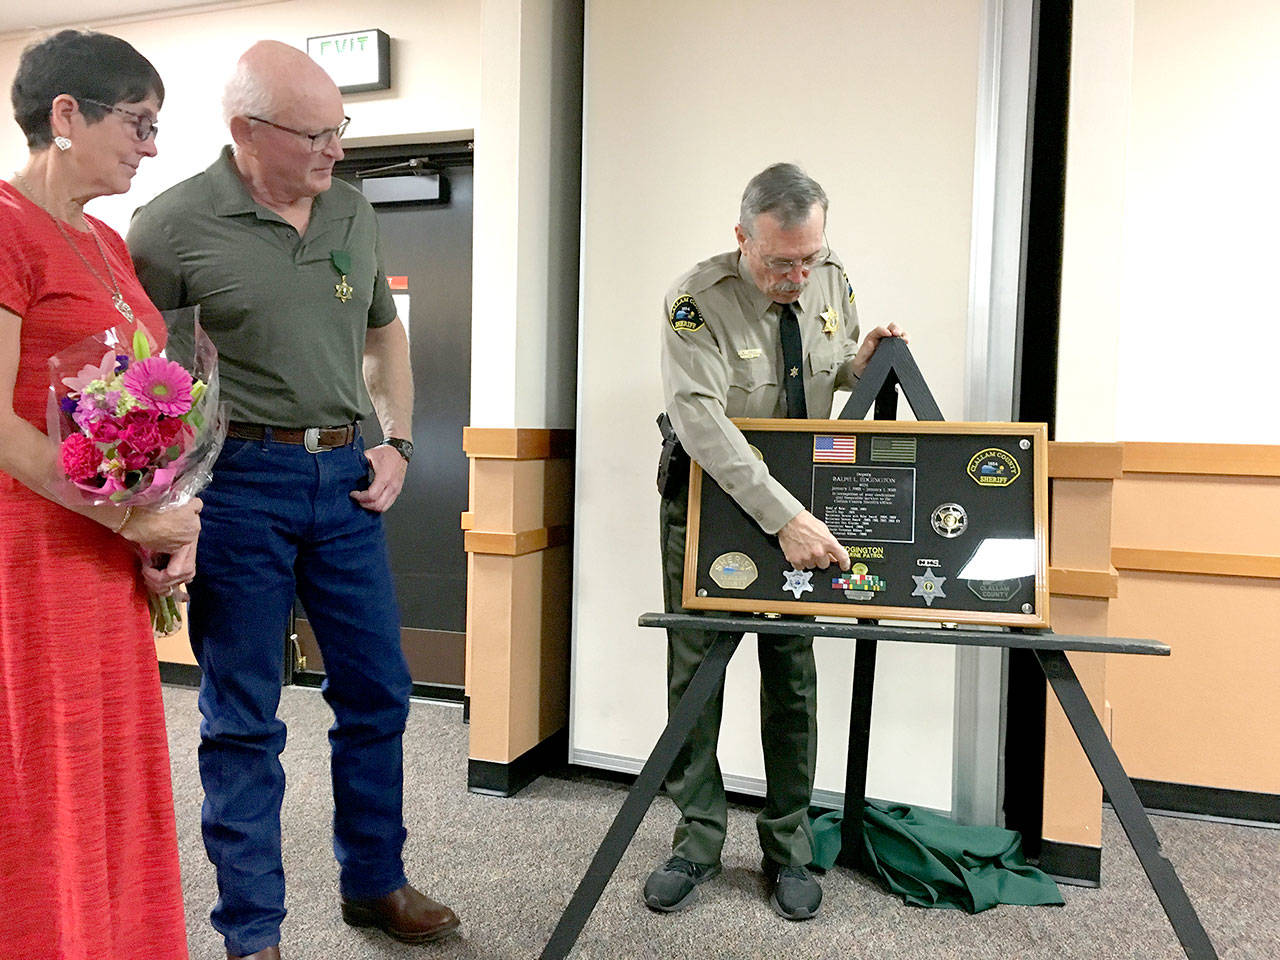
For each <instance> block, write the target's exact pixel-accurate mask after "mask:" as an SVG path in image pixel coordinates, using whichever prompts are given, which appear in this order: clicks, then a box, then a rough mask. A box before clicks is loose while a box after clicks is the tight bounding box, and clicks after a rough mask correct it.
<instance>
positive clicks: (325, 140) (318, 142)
mask: <svg viewBox="0 0 1280 960" xmlns="http://www.w3.org/2000/svg"><path fill="white" fill-rule="evenodd" d="M246 119H249V120H256V121H257V122H258V123H265V124H266V125H267V126H269V127H275V128H276V129H277V130H283V131H284V132H285V133H292V134H293V135H294V136H295V137H306V138H307V139H308V140H310V141H311V152H312V153H320V152H321V151H323V150H326V149H328V147H329V146H330V144H332V143H334V142H335V141H337V140H341V139H342V135H343V134H344V133H346V132H347V125H348V124H349V123H351V118H350V117H343V118H342V122H341V123H340V124H338V125H337V126H336V127H330V128H329V129H328V130H321V131H320V132H319V133H307V132H306V131H305V130H295V129H293V127H286V126H284V125H283V124H279V123H276V122H275V121H274V120H266V119H264V118H262V117H248V118H246Z"/></svg>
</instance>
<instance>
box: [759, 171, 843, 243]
mask: <svg viewBox="0 0 1280 960" xmlns="http://www.w3.org/2000/svg"><path fill="white" fill-rule="evenodd" d="M815 203H816V204H819V205H821V207H822V216H823V217H824V218H825V217H826V215H827V194H826V191H825V190H823V189H822V187H821V185H819V183H818V181H817V180H814V179H813V178H812V177H811V176H809V175H808V174H807V173H805V172H804V171H803V170H801V169H800V168H799V167H797V166H796V165H795V164H794V163H775V164H773V165H772V166H769V167H765V168H764V169H763V170H761V171H760V172H759V173H757V174H756V175H755V176H754V177H752V178H751V182H750V183H748V184H747V189H746V190H744V191H743V193H742V208H741V209H740V210H739V212H738V223H739V225H740V226H741V227H742V229H743V231H744V232H745V233H746V234H747V235H750V234H751V227H752V225H753V224H754V222H755V219H756V217H758V216H759V215H760V214H762V213H771V214H773V215H774V216H775V217H777V218H778V220H779V222H780V223H781V225H782V227H783V229H786V230H791V229H794V228H795V227H798V226H800V224H802V223H804V222H805V221H806V220H808V219H809V212H810V211H811V210H812V209H813V205H814V204H815Z"/></svg>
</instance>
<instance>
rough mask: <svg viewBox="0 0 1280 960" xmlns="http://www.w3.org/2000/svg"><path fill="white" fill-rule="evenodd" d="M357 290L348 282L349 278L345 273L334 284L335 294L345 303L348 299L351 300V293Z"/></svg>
mask: <svg viewBox="0 0 1280 960" xmlns="http://www.w3.org/2000/svg"><path fill="white" fill-rule="evenodd" d="M355 292H356V291H355V288H354V287H352V286H351V284H349V283H347V278H346V275H345V274H344V275H343V277H342V279H341V280H340V281H338V282H337V283H336V284H334V286H333V295H334V296H335V297H337V298H338V299H339V300H341V301H342V302H343V303H346V302H347V301H348V300H350V299H351V295H352V294H353V293H355Z"/></svg>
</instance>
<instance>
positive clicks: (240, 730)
mask: <svg viewBox="0 0 1280 960" xmlns="http://www.w3.org/2000/svg"><path fill="white" fill-rule="evenodd" d="M224 111H225V113H226V118H227V121H228V124H229V126H230V132H231V138H232V140H233V142H234V147H233V148H232V147H229V148H226V149H224V151H223V153H222V155H221V156H220V157H219V158H218V159H217V161H215V162H214V164H213V165H212V166H210V167H209V168H208V169H207V170H205V171H204V172H203V173H200V174H198V175H196V176H194V177H192V178H191V179H189V180H186V181H184V182H183V183H180V184H178V185H177V186H175V187H173V188H172V189H170V190H168V191H166V192H165V193H163V194H161V195H160V196H159V197H157V198H156V199H155V200H153V201H152V202H151V203H149V204H147V206H145V207H143V208H142V209H141V210H140V211H138V213H137V214H136V216H135V218H134V221H133V226H132V228H131V229H130V231H129V246H130V250H131V251H132V253H133V256H134V260H135V264H136V266H137V270H138V275H139V277H140V278H141V279H142V282H143V285H144V286H145V287H146V288H147V291H148V293H149V294H150V296H151V298H152V300H154V301H155V303H156V305H157V306H158V307H159V308H160V309H161V310H168V309H173V308H176V307H183V306H188V305H191V304H199V305H200V310H201V314H200V318H201V322H202V324H203V325H204V328H205V330H206V331H207V332H208V334H209V336H210V338H211V339H212V340H213V342H214V344H215V345H216V346H217V347H218V350H219V355H220V371H221V380H222V392H223V396H224V397H225V398H226V400H227V402H228V404H229V406H230V418H231V421H232V422H231V427H230V429H229V431H228V434H229V435H228V439H227V443H226V446H225V448H224V449H223V452H222V455H221V456H220V457H219V459H218V461H217V463H216V465H215V467H214V473H213V482H212V484H211V485H210V486H209V488H208V490H207V491H206V493H205V495H204V498H205V516H204V526H203V530H202V533H201V538H200V542H199V564H200V571H199V575H198V577H197V580H196V582H195V583H193V584H192V586H191V589H190V593H191V618H190V631H191V642H192V648H193V649H194V651H195V654H196V658H197V660H198V661H199V663H200V667H201V669H202V671H203V679H202V681H201V687H200V701H199V702H200V710H201V713H202V715H203V717H204V720H203V723H202V724H201V728H200V732H201V744H200V775H201V779H202V781H203V783H204V788H205V802H204V809H203V825H204V838H205V847H206V849H207V851H208V854H209V859H210V860H211V861H212V862H213V864H214V867H215V868H216V872H217V880H218V893H219V897H218V901H217V903H216V905H215V906H214V909H213V912H212V921H213V925H214V927H215V928H217V929H218V931H219V932H221V933H222V934H223V937H224V939H225V941H226V947H227V955H228V956H229V957H246V956H251V957H254V958H258V960H266V958H278V957H279V956H280V952H279V942H280V922H281V920H282V919H283V917H284V914H285V910H284V872H283V869H282V866H281V857H280V805H281V800H282V797H283V795H284V773H283V770H282V769H281V766H280V760H279V755H280V752H281V751H282V750H283V748H284V744H285V728H284V724H282V723H281V722H280V721H279V720H278V719H276V709H277V707H278V705H279V699H280V677H281V673H282V667H283V664H282V657H283V649H284V637H285V632H286V627H287V624H288V619H289V612H290V609H291V607H292V605H293V600H294V597H295V595H296V596H297V597H299V598H301V600H302V604H303V606H304V608H305V609H306V613H307V618H308V620H309V621H310V623H311V626H312V627H313V629H314V630H315V635H316V640H317V642H318V644H319V646H320V650H321V654H322V655H323V657H324V666H325V673H326V679H325V683H324V687H323V692H324V696H325V699H326V700H327V701H328V703H329V705H330V706H331V707H332V708H333V711H334V717H335V722H334V725H333V727H332V728H331V730H330V731H329V740H330V743H331V747H332V774H333V793H334V818H333V833H334V842H333V846H334V852H335V854H336V855H337V859H338V863H339V868H340V870H339V889H340V893H341V910H342V916H343V919H344V920H346V921H347V922H348V923H350V924H353V925H356V926H375V927H379V928H381V929H383V930H385V931H387V932H388V933H390V934H391V935H392V936H393V937H395V938H397V939H399V940H402V941H405V942H410V943H418V942H422V941H425V940H430V939H434V938H436V937H439V936H442V935H444V934H447V933H448V932H449V931H451V930H453V929H454V928H456V927H457V926H458V918H457V917H456V916H455V915H454V913H453V911H452V910H450V909H449V908H448V907H446V906H444V905H443V904H440V903H437V902H436V901H434V900H432V899H430V898H429V897H427V896H425V895H423V894H422V893H419V892H418V891H417V890H415V889H414V888H413V887H412V886H410V885H409V883H408V881H407V879H406V876H405V872H404V865H403V862H402V859H401V851H402V848H403V845H404V840H405V830H404V825H403V817H402V793H403V774H402V769H401V767H402V763H401V738H402V735H403V733H404V725H405V719H406V717H407V715H408V696H409V691H410V680H409V673H408V668H407V666H406V664H405V660H404V656H403V654H402V653H401V650H400V622H399V612H398V610H397V608H396V599H395V592H394V588H393V585H392V580H391V572H390V566H389V563H388V558H387V550H386V543H385V540H384V536H383V528H382V519H381V513H382V511H384V510H386V509H387V508H388V507H390V506H391V505H392V504H393V503H394V502H395V500H396V497H397V496H398V495H399V492H400V488H401V485H402V483H403V481H404V476H405V469H406V465H407V463H408V460H409V457H410V456H411V455H412V451H413V445H412V443H411V442H410V437H411V436H412V430H411V424H410V417H411V414H412V408H413V385H412V376H411V372H410V367H409V357H408V341H407V336H406V333H405V330H404V327H403V325H402V324H401V323H400V322H399V320H397V318H396V311H395V306H394V303H393V301H392V298H391V295H390V293H389V291H388V289H387V283H386V277H385V276H384V275H383V271H382V267H381V263H380V258H379V256H378V250H377V222H376V219H375V216H374V212H373V209H372V208H371V207H370V206H369V204H368V202H367V201H365V200H364V198H363V197H362V196H361V195H360V194H359V192H358V191H356V190H354V189H352V188H351V187H350V186H348V185H347V184H345V183H343V182H341V181H337V180H333V179H332V172H333V165H334V163H335V162H336V161H337V160H340V159H341V158H342V155H343V153H342V146H341V143H340V139H341V137H342V133H343V131H344V130H345V128H346V125H347V119H346V118H345V117H344V116H343V112H342V98H341V95H340V94H339V92H338V89H337V87H336V86H334V84H333V81H332V80H330V79H329V77H328V75H327V74H325V72H324V71H323V70H321V69H320V68H319V67H318V66H317V65H316V64H314V63H313V62H312V61H311V60H310V59H309V58H308V57H306V56H305V55H304V54H302V53H301V52H300V51H298V50H295V49H294V48H292V47H288V46H286V45H284V44H280V43H275V42H272V41H265V42H263V43H259V44H257V45H255V46H253V47H252V48H250V49H249V50H248V51H247V52H246V53H245V54H244V56H243V57H242V58H241V59H240V61H239V63H238V65H237V68H236V72H235V75H234V76H233V78H232V80H231V82H230V84H229V85H228V87H227V91H226V95H225V97H224ZM370 400H372V409H371V405H370ZM373 410H376V412H377V415H378V419H379V421H380V423H381V426H382V430H383V432H384V434H385V435H386V436H387V437H388V439H387V440H386V441H384V443H383V444H380V445H378V446H375V447H372V448H370V449H369V450H367V451H366V450H365V449H364V444H363V441H362V440H361V438H360V435H359V431H358V429H357V428H356V426H355V424H356V421H357V420H358V419H360V418H361V417H364V416H367V415H368V414H370V413H371V412H373Z"/></svg>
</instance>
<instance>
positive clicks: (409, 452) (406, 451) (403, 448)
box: [382, 437, 413, 463]
mask: <svg viewBox="0 0 1280 960" xmlns="http://www.w3.org/2000/svg"><path fill="white" fill-rule="evenodd" d="M382 442H383V443H385V444H386V445H387V446H389V447H391V448H393V449H394V450H395V451H396V453H398V454H400V456H402V457H404V459H405V462H406V463H407V462H408V461H409V458H410V457H412V456H413V442H412V441H411V440H402V439H400V438H399V437H387V439H386V440H384V441H382Z"/></svg>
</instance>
